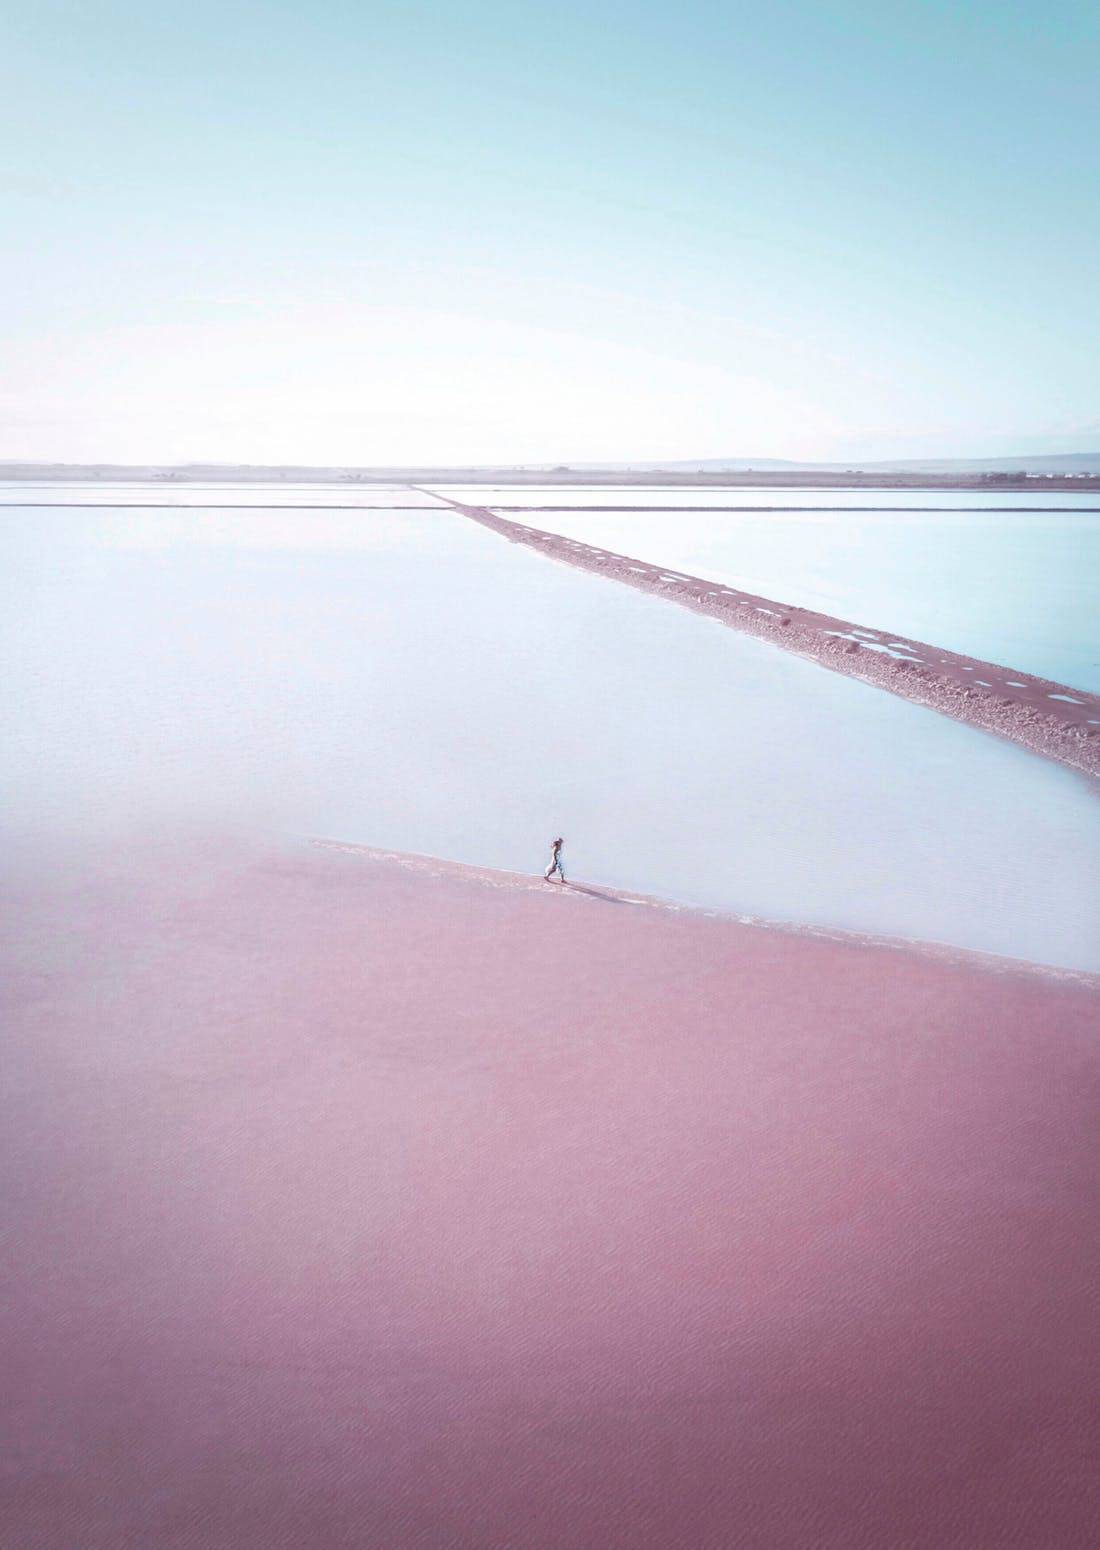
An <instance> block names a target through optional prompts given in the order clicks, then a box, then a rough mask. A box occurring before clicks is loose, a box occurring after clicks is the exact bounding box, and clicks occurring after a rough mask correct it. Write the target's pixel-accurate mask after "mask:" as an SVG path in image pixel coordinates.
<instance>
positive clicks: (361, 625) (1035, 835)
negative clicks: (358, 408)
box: [0, 509, 1100, 968]
mask: <svg viewBox="0 0 1100 1550" xmlns="http://www.w3.org/2000/svg"><path fill="white" fill-rule="evenodd" d="M0 589H2V593H3V596H2V599H0V601H2V604H3V606H2V607H0V652H2V656H3V674H2V682H3V690H2V694H3V698H2V702H0V718H2V719H0V732H2V735H3V746H4V754H3V760H2V773H3V787H4V790H3V804H2V806H3V813H4V820H3V821H4V824H5V836H4V843H5V844H6V845H7V846H9V847H11V846H15V845H21V846H26V845H32V846H33V845H35V844H40V843H43V844H44V843H47V842H48V840H49V836H50V834H51V833H62V832H63V833H65V834H66V835H68V836H72V835H73V834H95V835H100V834H102V833H108V834H110V835H112V836H113V837H114V838H115V839H116V841H117V843H119V844H120V845H125V844H126V843H127V842H128V836H130V835H131V834H134V833H137V832H138V831H140V830H141V829H143V828H144V829H147V828H149V827H150V826H152V827H154V828H156V829H164V828H166V827H167V828H175V827H178V826H181V825H182V826H199V827H200V828H201V829H203V830H204V831H206V830H209V829H210V828H211V827H213V828H214V829H215V830H217V829H218V828H219V827H221V828H225V829H227V830H229V831H233V832H237V831H240V830H242V829H251V830H257V829H259V830H260V831H262V832H264V833H270V832H272V831H273V830H276V831H283V832H286V831H290V832H294V833H299V834H301V833H306V834H317V835H323V836H328V837H332V838H340V839H346V840H351V841H357V842H361V843H364V844H368V845H378V846H383V847H392V848H396V849H402V850H412V851H419V852H423V853H426V854H431V855H439V856H443V857H448V858H451V859H454V860H458V861H463V862H469V863H473V864H478V865H487V866H495V867H503V868H508V869H513V870H517V871H524V872H531V873H536V872H541V870H542V868H543V867H544V866H545V865H546V860H547V855H546V852H547V846H548V841H549V839H550V837H551V836H552V835H554V834H558V833H561V834H564V835H565V838H566V859H567V861H568V864H569V866H570V869H571V871H572V872H573V873H574V874H575V875H576V876H577V877H578V878H586V879H588V880H589V881H592V882H596V883H601V882H602V883H604V884H607V885H611V886H616V887H621V888H625V889H637V890H639V891H644V892H646V893H652V894H656V895H659V896H663V897H665V898H669V899H672V900H679V901H682V902H685V903H691V904H699V905H703V906H709V907H714V908H721V909H725V910H733V911H737V912H742V913H746V914H752V915H759V916H764V917H767V918H773V919H780V920H788V921H796V922H805V923H811V924H816V925H822V926H835V927H844V928H848V929H856V930H864V931H871V932H883V933H888V934H891V935H899V936H909V937H916V938H924V939H933V940H940V941H947V942H952V943H956V944H959V945H962V946H967V947H973V948H980V949H985V950H988V951H992V952H999V953H1005V954H1010V955H1015V956H1021V957H1025V958H1031V959H1035V960H1039V961H1044V962H1050V963H1057V964H1066V965H1071V966H1079V967H1093V968H1100V928H1098V924H1097V922H1098V921H1100V907H1098V906H1100V883H1098V881H1097V879H1098V878H1100V865H1098V864H1097V863H1098V862H1100V801H1097V799H1096V796H1095V793H1094V789H1093V788H1092V787H1091V786H1090V785H1089V784H1088V783H1087V782H1085V781H1084V780H1082V779H1079V778H1078V777H1076V776H1074V775H1073V774H1071V773H1070V772H1069V771H1066V770H1063V769H1061V768H1059V767H1057V766H1054V765H1051V764H1048V763H1046V762H1044V761H1043V760H1040V759H1038V758H1035V757H1033V756H1031V755H1029V754H1027V753H1025V752H1023V751H1022V750H1020V749H1017V748H1015V747H1013V746H1012V745H1010V744H1007V743H1003V742H1001V741H999V740H997V739H995V738H991V737H985V736H982V735H981V734H978V733H976V732H974V731H973V730H971V729H969V728H967V727H964V726H960V725H957V724H956V723H954V722H951V721H949V720H947V719H945V718H943V717H940V716H936V715H934V714H933V713H932V712H929V711H925V710H922V709H921V708H919V707H917V706H914V705H910V704H908V703H906V702H905V701H902V700H899V699H897V698H895V697H893V696H891V695H886V694H883V693H881V692H880V691H878V690H875V689H872V688H869V687H868V686H866V685H864V684H861V683H857V682H855V681H854V680H851V679H847V678H844V677H842V676H841V675H838V674H834V673H829V672H825V671H823V670H821V669H820V668H818V667H816V666H814V665H813V664H811V663H808V662H805V661H802V660H801V659H799V658H796V657H794V656H792V655H790V654H788V653H785V652H781V651H776V650H775V649H774V648H773V647H771V646H768V645H766V644H764V643H763V642H760V641H756V640H752V639H750V638H748V637H745V636H740V635H738V634H736V633H735V632H734V631H731V630H728V629H726V628H724V627H722V626H721V625H719V624H717V623H715V622H714V621H713V620H709V619H705V618H701V617H699V616H698V615H695V614H692V613H690V612H688V611H687V610H686V609H681V608H675V607H670V606H669V605H668V604H667V603H666V602H664V601H662V600H660V599H657V598H652V597H648V596H646V595H643V594H641V593H638V592H635V591H633V590H631V589H629V588H626V587H623V586H620V585H618V584H617V583H614V582H610V581H605V580H603V579H601V578H599V577H596V576H591V575H587V574H584V573H581V572H578V571H576V570H573V569H570V568H568V567H565V566H560V565H555V564H552V563H548V562H547V561H546V560H545V559H543V558H542V557H541V556H539V555H537V554H534V553H532V552H530V551H529V550H527V549H524V548H521V547H519V546H513V545H509V544H507V543H505V542H503V541H502V540H501V539H500V538H498V537H497V536H496V535H494V534H492V533H490V532H488V531H486V530H485V529H483V528H479V527H477V526H476V525H475V524H472V523H470V522H467V521H465V520H463V519H462V518H460V517H457V516H454V515H452V514H450V513H448V512H439V513H434V512H416V511H397V510H395V511H390V512H384V511H380V512H372V513H370V514H369V515H364V514H361V513H355V512H347V511H340V512H302V511H297V512H296V511H290V510H286V509H280V510H271V511H268V512H210V511H204V512H166V511H155V510H148V511H117V512H110V511H81V512H72V511H47V510H41V509H38V510H22V511H19V510H14V509H12V510H8V511H5V512H3V513H0Z"/></svg>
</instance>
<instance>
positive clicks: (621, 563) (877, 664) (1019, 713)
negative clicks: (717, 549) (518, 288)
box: [441, 497, 1100, 775]
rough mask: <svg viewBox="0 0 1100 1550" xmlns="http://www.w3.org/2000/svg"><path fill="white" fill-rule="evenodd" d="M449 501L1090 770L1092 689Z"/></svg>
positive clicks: (1099, 748) (485, 522)
mask: <svg viewBox="0 0 1100 1550" xmlns="http://www.w3.org/2000/svg"><path fill="white" fill-rule="evenodd" d="M442 498H443V497H441V499H442ZM450 504H451V505H452V506H454V508H455V509H456V510H457V511H460V512H461V513H462V514H463V515H464V516H467V517H470V518H471V519H472V520H473V521H475V522H480V523H481V524H482V526H483V527H487V528H491V529H492V530H493V531H494V532H497V533H500V534H501V535H502V536H503V537H505V538H507V539H509V540H510V541H511V542H512V543H521V544H527V545H528V546H530V547H531V548H533V549H536V550H537V551H538V552H539V553H540V554H546V555H549V556H550V557H551V558H552V559H555V560H561V561H563V562H564V563H565V564H567V565H575V566H577V567H578V568H579V569H581V570H587V571H592V572H595V573H596V574H597V575H601V576H607V577H609V578H611V579H612V580H614V581H620V582H624V583H625V584H626V585H627V586H631V587H637V588H639V589H640V590H641V591H643V592H651V593H657V594H658V595H660V596H661V597H665V598H668V599H669V600H670V601H671V602H676V603H680V604H682V605H683V606H684V607H686V608H690V609H692V610H693V611H694V612H695V613H701V614H706V615H708V616H709V617H711V618H714V619H718V620H720V621H721V623H723V624H727V625H729V626H731V628H733V629H736V630H741V631H742V632H744V633H745V634H746V635H755V636H757V637H759V638H760V639H762V640H767V641H770V642H771V643H772V644H773V645H776V646H782V647H783V648H784V649H785V650H787V651H793V652H796V653H797V654H798V655H799V656H804V657H809V658H811V659H812V660H813V661H815V662H817V663H820V664H821V666H823V667H828V668H831V669H833V671H834V672H838V673H845V674H847V675H848V677H850V678H859V679H861V680H862V681H863V682H864V683H869V684H874V685H875V686H876V687H877V688H880V689H887V690H889V691H890V693H891V694H897V695H900V696H901V697H902V699H906V700H912V701H913V702H914V703H916V704H918V705H924V706H927V707H928V708H929V709H931V710H936V711H939V712H940V713H941V714H942V715H945V716H950V717H951V718H952V719H953V720H955V721H964V722H966V723H968V724H969V725H970V726H975V727H980V728H981V729H982V730H983V731H986V732H995V733H996V734H997V735H998V736H1000V737H1007V738H1009V739H1011V741H1012V742H1015V743H1020V744H1021V745H1022V746H1023V747H1025V748H1027V749H1029V750H1030V751H1031V752H1032V753H1037V754H1041V755H1043V757H1044V758H1048V759H1055V760H1057V761H1058V763H1060V764H1067V765H1069V766H1070V767H1071V768H1072V769H1075V770H1079V771H1081V772H1082V773H1083V774H1087V775H1100V698H1097V696H1096V695H1092V694H1088V693H1086V692H1085V691H1084V690H1083V689H1073V688H1068V687H1067V686H1066V685H1065V684H1059V683H1055V682H1053V681H1052V680H1050V679H1046V678H1037V677H1035V676H1034V674H1031V673H1024V672H1019V671H1017V670H1015V669H1013V668H1007V667H1001V666H998V665H997V664H995V663H992V662H983V661H982V660H981V659H980V658H977V657H966V656H960V655H959V654H958V653H957V652H953V651H947V650H945V649H943V648H942V647H939V646H931V645H929V644H928V643H927V642H925V641H917V640H911V639H909V638H907V637H906V636H904V635H898V634H895V633H892V632H890V631H887V630H882V629H877V628H874V629H873V628H869V627H868V626H866V625H863V624H853V623H852V622H851V621H850V620H846V619H837V618H834V617H832V616H831V615H829V614H822V613H816V612H814V611H813V610H812V609H807V608H795V607H792V606H791V605H790V604H787V603H781V602H777V601H776V600H775V599H774V598H766V597H759V596H757V595H756V594H755V593H752V592H742V591H739V590H738V589H737V588H736V587H728V586H725V585H723V584H722V583H719V582H714V581H707V580H705V579H704V578H702V577H699V576H688V575H683V574H681V573H679V572H673V571H671V570H670V569H669V567H668V566H661V565H652V564H650V563H649V562H648V561H646V560H638V559H632V558H630V557H629V556H627V555H622V554H615V553H613V552H611V551H609V550H606V549H599V548H595V547H594V546H593V545H591V544H584V543H581V542H579V541H577V540H575V539H571V538H563V537H561V536H560V535H559V534H556V533H547V532H544V531H542V530H541V529H540V528H533V527H528V526H525V525H524V524H523V523H520V522H513V521H510V520H509V519H508V518H506V517H501V516H498V515H497V514H496V512H494V511H490V510H488V509H487V508H485V507H481V506H464V505H462V504H461V503H459V502H457V501H451V502H450Z"/></svg>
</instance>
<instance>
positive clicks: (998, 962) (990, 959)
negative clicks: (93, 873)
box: [308, 835, 1100, 993]
mask: <svg viewBox="0 0 1100 1550" xmlns="http://www.w3.org/2000/svg"><path fill="white" fill-rule="evenodd" d="M308 844H309V845H310V846H311V848H313V849H316V850H323V851H328V852H336V853H338V854H343V855H348V856H352V857H358V858H359V859H360V860H362V861H369V862H375V863H385V864H386V865H389V866H397V867H400V868H401V869H402V870H404V871H407V872H415V873H419V874H420V875H421V876H424V877H434V878H436V879H443V878H451V879H453V880H455V881H457V882H462V883H466V884H473V885H475V886H477V887H481V888H497V889H503V890H505V891H507V892H512V893H537V894H540V895H542V896H544V897H547V898H557V899H562V900H566V899H572V900H574V901H577V902H585V901H589V900H592V901H595V902H597V903H599V902H602V903H606V904H613V905H627V906H634V907H635V908H639V909H645V910H652V911H654V912H656V913H657V914H661V915H683V916H687V917H689V918H693V919H696V920H699V921H704V920H705V921H715V922H717V923H720V924H723V925H726V926H743V927H746V928H748V929H750V930H754V931H764V932H772V933H775V934H777V935H780V936H784V937H796V938H800V939H804V940H807V941H814V942H821V943H827V944H829V945H832V946H836V947H851V948H870V949H877V950H879V951H882V952H892V953H908V954H911V955H912V956H913V957H916V958H924V959H931V960H933V961H935V962H937V963H941V964H945V965H949V966H954V967H956V968H961V969H976V970H979V971H982V972H985V973H987V974H1027V975H1038V976H1039V977H1040V978H1042V979H1046V980H1055V981H1058V982H1059V983H1062V984H1071V985H1077V986H1079V987H1080V988H1081V989H1084V990H1090V991H1093V992H1094V993H1100V973H1093V972H1091V971H1090V970H1088V969H1071V968H1065V967H1062V966H1060V965H1058V964H1049V963H1039V962H1035V961H1034V960H1032V959H1030V958H1011V957H1009V956H1007V955H1006V954H1002V953H987V952H982V951H981V950H980V949H978V948H971V947H959V946H957V945H955V944H954V943H952V942H941V941H935V940H931V939H924V938H922V937H902V936H884V935H881V934H876V933H875V932H870V931H856V930H846V929H845V928H844V927H842V926H817V925H813V924H811V923H807V922H804V921H794V920H779V919H774V918H771V917H768V916H763V915H746V914H742V913H740V912H739V911H737V910H730V909H712V908H711V907H710V906H709V905H703V904H680V903H677V902H676V901H675V900H672V899H662V898H660V897H658V896H656V895H654V894H645V893H640V892H638V891H637V890H634V889H632V890H631V891H630V892H627V891H625V890H624V889H621V888H611V887H607V886H605V885H604V884H600V885H598V886H597V885H596V884H594V883H590V882H588V881H587V880H586V879H570V881H569V882H568V883H567V884H566V885H565V886H564V887H562V886H560V885H557V884H552V883H547V882H545V881H544V880H543V879H542V878H541V877H540V876H539V875H538V873H535V872H530V873H528V872H506V871H503V870H501V869H500V868H497V867H485V866H476V865H472V864H470V863H469V862H465V861H450V860H448V859H446V858H445V857H442V856H427V855H421V854H419V853H417V852H415V851H404V850H388V849H386V848H384V847H382V846H376V845H364V844H358V843H356V842H355V841H353V840H338V839H330V838H326V837H323V836H321V835H310V836H309V837H308Z"/></svg>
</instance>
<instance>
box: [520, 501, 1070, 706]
mask: <svg viewBox="0 0 1100 1550" xmlns="http://www.w3.org/2000/svg"><path fill="white" fill-rule="evenodd" d="M752 493H753V494H754V495H755V494H756V493H757V492H755V491H754V492H752ZM769 493H772V492H769ZM830 493H832V492H830ZM953 499H956V500H957V499H959V497H958V496H954V497H953ZM520 520H524V521H528V522H530V523H532V524H533V525H535V526H538V527H543V528H546V529H548V530H550V531H552V532H555V533H562V534H565V535H566V536H568V537H570V538H577V539H581V540H583V541H584V542H586V543H592V544H596V545H598V546H599V547H600V548H605V549H613V550H615V551H617V552H618V553H621V554H628V555H632V556H635V557H637V558H640V559H644V560H649V561H652V562H654V563H656V564H659V565H667V566H669V567H670V568H672V569H675V570H682V571H687V572H689V573H690V574H692V575H696V576H703V577H706V578H708V579H710V580H714V581H720V582H723V583H725V584H726V585H728V586H736V587H742V588H745V589H746V590H748V591H750V592H757V593H760V594H762V595H763V596H765V597H773V598H777V599H778V600H780V601H781V602H784V603H790V604H794V605H796V606H799V607H803V608H816V609H820V610H822V611H823V612H825V613H830V614H836V615H838V616H839V617H840V618H842V619H849V620H851V621H852V622H854V623H856V624H862V625H866V626H869V627H871V628H874V629H882V630H893V631H896V632H897V633H898V634H901V635H907V636H910V637H912V638H915V639H916V640H922V641H927V642H929V643H930V644H932V645H936V646H944V647H947V648H948V649H949V650H952V651H959V652H962V653H964V654H965V655H967V656H974V657H980V658H982V659H984V660H986V661H990V662H995V663H999V664H1001V665H1003V666H1005V667H1012V668H1019V669H1023V670H1024V671H1025V672H1029V673H1036V674H1038V675H1040V676H1041V677H1045V678H1052V679H1054V680H1055V681H1056V682H1058V683H1065V684H1069V685H1071V686H1073V687H1075V688H1078V689H1086V690H1091V691H1093V692H1100V512H1089V511H1083V510H1082V511H1080V512H1075V513H1072V514H1066V513H1055V512H1046V513H1041V514H1036V513H1025V512H1021V511H1012V512H991V511H983V510H981V509H979V508H978V507H976V506H975V507H974V508H973V509H971V510H969V511H966V512H947V511H937V512H919V513H917V512H912V511H904V510H896V509H895V510H890V511H867V512H835V511H834V512H810V511H803V512H798V513H791V512H774V513H752V512H740V513H729V512H704V513H698V512H676V513H671V512H655V511H644V510H641V511H631V512H607V511H603V512H597V511H573V512H560V511H559V512H538V513H531V514H530V515H528V516H525V517H523V518H521V519H520Z"/></svg>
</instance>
